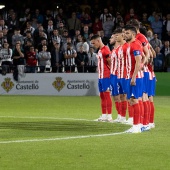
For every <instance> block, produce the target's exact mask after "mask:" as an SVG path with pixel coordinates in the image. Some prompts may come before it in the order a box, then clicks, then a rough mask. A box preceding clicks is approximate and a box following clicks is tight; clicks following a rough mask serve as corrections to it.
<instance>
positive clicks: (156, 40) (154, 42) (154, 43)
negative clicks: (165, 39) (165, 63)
mask: <svg viewBox="0 0 170 170" xmlns="http://www.w3.org/2000/svg"><path fill="white" fill-rule="evenodd" d="M149 42H150V44H151V46H152V48H153V49H155V48H156V47H159V48H160V49H161V48H162V41H161V40H160V39H159V38H158V35H157V33H154V35H153V39H151V40H150V41H149Z"/></svg>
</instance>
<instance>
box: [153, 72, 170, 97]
mask: <svg viewBox="0 0 170 170" xmlns="http://www.w3.org/2000/svg"><path fill="white" fill-rule="evenodd" d="M155 74H156V79H157V82H156V95H157V96H170V73H168V72H167V73H165V72H156V73H155Z"/></svg>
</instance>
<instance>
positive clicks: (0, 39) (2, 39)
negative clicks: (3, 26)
mask: <svg viewBox="0 0 170 170" xmlns="http://www.w3.org/2000/svg"><path fill="white" fill-rule="evenodd" d="M4 42H7V39H6V38H5V37H4V34H3V31H0V48H2V45H3V44H4Z"/></svg>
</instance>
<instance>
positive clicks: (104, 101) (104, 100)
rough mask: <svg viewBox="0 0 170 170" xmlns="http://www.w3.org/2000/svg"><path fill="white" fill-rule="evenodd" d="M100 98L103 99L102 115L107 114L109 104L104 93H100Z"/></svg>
mask: <svg viewBox="0 0 170 170" xmlns="http://www.w3.org/2000/svg"><path fill="white" fill-rule="evenodd" d="M100 98H101V108H102V114H106V111H107V109H106V105H107V103H106V99H105V96H104V93H103V92H101V93H100Z"/></svg>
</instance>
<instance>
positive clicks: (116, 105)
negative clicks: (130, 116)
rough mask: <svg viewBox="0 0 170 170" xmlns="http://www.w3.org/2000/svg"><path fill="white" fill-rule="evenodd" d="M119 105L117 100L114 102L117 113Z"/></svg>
mask: <svg viewBox="0 0 170 170" xmlns="http://www.w3.org/2000/svg"><path fill="white" fill-rule="evenodd" d="M119 105H120V104H119V102H115V107H116V110H117V114H120V113H119Z"/></svg>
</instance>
